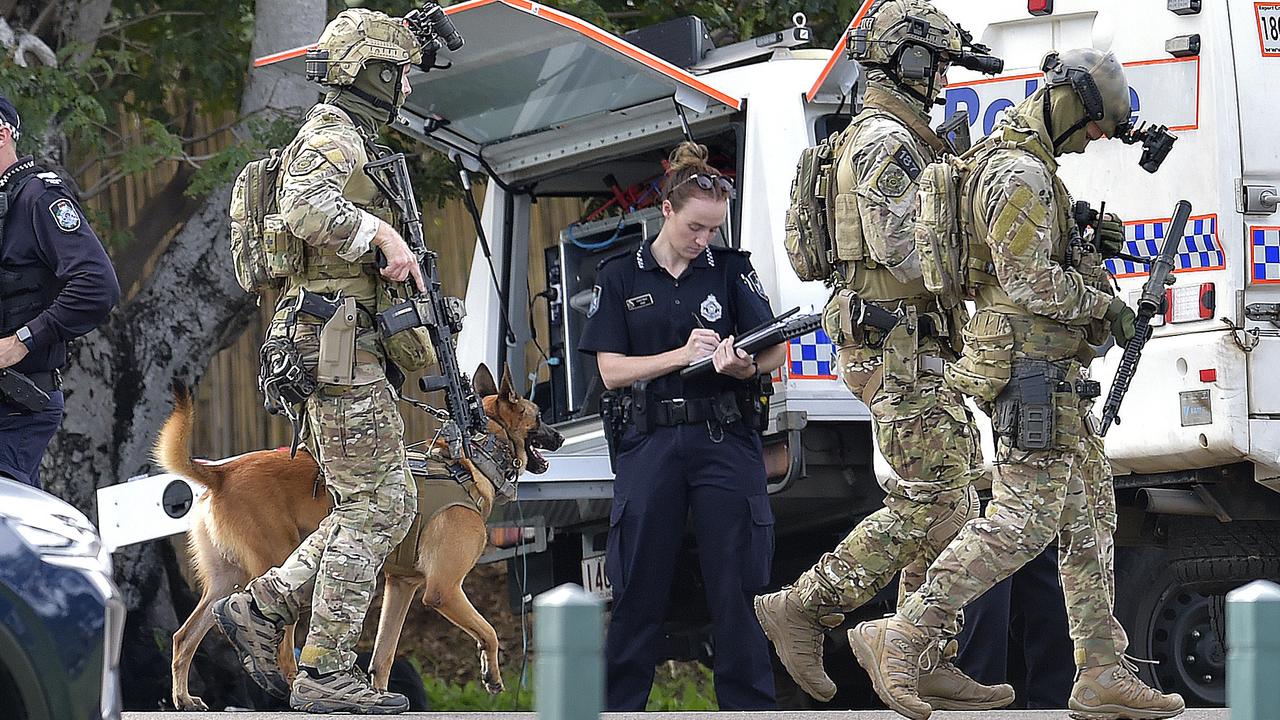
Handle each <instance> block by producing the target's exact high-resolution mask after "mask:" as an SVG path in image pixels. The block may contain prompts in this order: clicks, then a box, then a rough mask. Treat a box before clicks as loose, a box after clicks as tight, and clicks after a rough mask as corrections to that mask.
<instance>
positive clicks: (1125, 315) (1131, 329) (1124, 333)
mask: <svg viewBox="0 0 1280 720" xmlns="http://www.w3.org/2000/svg"><path fill="white" fill-rule="evenodd" d="M1103 318H1104V319H1105V320H1106V321H1107V322H1109V323H1111V337H1113V338H1115V339H1116V343H1117V344H1119V345H1126V344H1128V342H1129V341H1130V340H1132V339H1133V336H1134V335H1137V334H1138V325H1137V320H1138V316H1137V315H1136V314H1134V312H1133V310H1132V309H1131V308H1130V307H1129V306H1128V305H1126V304H1125V302H1124V301H1123V300H1121V299H1120V298H1112V299H1111V304H1110V305H1108V306H1107V314H1106V315H1104V316H1103Z"/></svg>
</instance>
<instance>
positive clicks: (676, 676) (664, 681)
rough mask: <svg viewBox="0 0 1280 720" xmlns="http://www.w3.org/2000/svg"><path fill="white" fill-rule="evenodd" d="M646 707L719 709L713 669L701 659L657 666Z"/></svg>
mask: <svg viewBox="0 0 1280 720" xmlns="http://www.w3.org/2000/svg"><path fill="white" fill-rule="evenodd" d="M644 709H645V710H646V711H648V712H699V711H702V712H714V711H716V710H719V709H720V706H719V704H717V703H716V691H715V687H714V686H713V680H712V674H711V668H709V667H707V666H706V665H703V664H702V663H698V662H681V663H678V662H666V663H663V664H662V665H660V666H658V670H657V672H655V673H654V676H653V689H652V690H650V691H649V702H648V704H646V705H645V708H644Z"/></svg>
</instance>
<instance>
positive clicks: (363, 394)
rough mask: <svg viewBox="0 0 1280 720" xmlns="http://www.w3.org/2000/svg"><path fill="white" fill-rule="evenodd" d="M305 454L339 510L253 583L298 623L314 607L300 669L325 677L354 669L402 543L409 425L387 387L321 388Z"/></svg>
mask: <svg viewBox="0 0 1280 720" xmlns="http://www.w3.org/2000/svg"><path fill="white" fill-rule="evenodd" d="M306 412H307V425H308V430H309V431H310V432H309V439H308V445H309V447H310V449H311V452H312V454H313V455H314V456H315V458H316V460H317V461H318V462H319V464H320V467H321V472H323V473H324V480H325V483H326V484H327V485H328V488H329V492H330V494H332V496H333V510H332V511H331V512H330V513H329V515H328V516H327V517H326V518H325V519H324V521H322V522H321V523H320V526H319V527H318V528H317V529H316V531H315V532H314V533H312V534H311V535H309V536H308V537H307V538H306V539H305V540H303V542H302V544H301V545H300V546H298V548H297V549H296V550H294V551H293V554H292V555H290V556H289V558H288V559H287V560H285V561H284V564H283V565H281V566H280V567H277V568H272V569H271V570H269V571H267V572H266V573H265V574H264V575H263V576H262V577H260V578H258V579H257V580H254V581H253V582H252V583H250V584H249V590H250V591H251V592H252V593H253V596H254V599H255V600H256V601H257V604H258V607H259V608H261V609H262V610H263V611H264V612H266V613H268V614H273V615H276V616H278V617H280V618H284V619H285V620H286V621H287V622H294V621H296V620H297V617H298V613H299V612H300V611H301V609H302V608H304V607H305V606H306V605H307V601H308V600H310V603H311V626H310V631H309V632H308V634H307V641H306V644H305V645H304V646H303V648H302V656H301V658H300V662H301V664H303V665H306V666H308V667H312V668H315V669H316V670H318V671H319V672H321V673H327V672H333V671H337V670H345V669H347V668H350V667H351V666H352V665H354V664H355V660H356V655H355V646H356V642H357V641H358V640H359V639H360V631H361V629H362V627H363V625H364V618H365V615H366V614H367V613H368V611H369V604H370V603H371V602H372V600H373V593H374V590H375V587H376V584H377V576H378V569H379V568H380V567H381V566H382V562H383V560H384V559H385V558H386V556H387V555H388V554H389V553H390V552H391V550H392V549H394V548H395V547H396V545H398V544H399V543H400V541H401V540H402V539H404V536H405V533H406V532H407V531H408V529H409V526H410V524H411V523H412V522H413V516H414V513H415V512H416V510H417V490H416V488H415V486H414V483H413V482H412V480H410V479H409V475H408V469H407V466H406V462H405V454H404V442H403V436H404V424H403V422H402V420H401V419H400V412H399V410H398V409H397V408H396V404H395V397H394V396H393V394H392V391H391V388H390V386H388V385H387V383H386V382H385V381H383V382H377V383H373V384H370V385H357V386H354V387H343V388H339V387H337V386H332V385H321V386H320V390H318V391H317V392H316V394H315V395H313V396H311V398H310V399H309V400H308V401H307V407H306Z"/></svg>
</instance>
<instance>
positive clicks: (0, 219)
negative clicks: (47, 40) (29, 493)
mask: <svg viewBox="0 0 1280 720" xmlns="http://www.w3.org/2000/svg"><path fill="white" fill-rule="evenodd" d="M21 134H22V120H21V118H20V117H19V116H18V111H17V110H16V109H15V108H14V107H13V104H12V103H10V102H9V101H8V100H7V99H5V98H3V97H0V223H3V231H2V232H0V369H5V368H7V369H9V370H12V371H13V372H16V373H19V374H21V375H23V376H25V377H26V378H27V379H29V380H31V381H32V382H33V383H34V384H35V385H36V386H37V387H39V388H40V389H41V390H43V391H44V392H45V393H47V394H48V395H49V401H48V403H47V404H46V405H45V407H44V408H43V409H40V410H34V411H32V410H28V409H27V408H26V407H23V406H21V405H19V404H17V403H15V402H12V399H11V398H8V397H5V396H4V395H3V393H0V474H2V475H8V476H11V477H13V478H14V479H16V480H19V481H21V482H25V483H27V484H30V485H34V486H36V487H40V458H41V457H42V456H43V455H44V451H45V448H47V447H48V446H49V441H50V440H51V439H53V433H54V432H55V431H56V430H57V429H58V424H59V423H61V422H62V411H63V403H62V389H61V380H60V379H59V377H58V370H59V369H60V368H61V367H62V366H63V365H65V364H66V361H67V341H68V340H71V339H72V338H76V337H79V336H81V335H84V334H85V333H87V332H89V331H90V330H92V329H94V328H95V327H97V326H98V325H99V324H101V323H102V321H103V320H104V319H105V318H106V317H107V313H109V312H110V311H111V308H113V307H115V304H116V302H118V301H119V299H120V286H119V283H118V282H117V280H116V273H115V269H114V268H112V266H111V261H110V260H109V259H108V258H107V253H106V252H105V251H104V250H103V249H102V243H101V242H100V241H99V240H98V236H97V235H95V234H94V232H93V228H91V227H89V223H88V222H87V221H86V220H85V217H84V213H83V212H82V211H81V210H80V206H79V205H77V204H76V201H75V198H74V197H73V196H72V194H71V190H70V188H68V187H66V186H65V185H63V183H62V180H61V179H60V178H59V177H58V176H57V175H56V174H54V173H52V172H46V171H44V170H43V169H42V168H40V167H39V166H38V165H36V163H35V161H34V160H33V159H32V158H31V157H30V156H27V157H22V158H19V157H18V153H17V149H16V145H17V142H18V138H19V136H20V135H21Z"/></svg>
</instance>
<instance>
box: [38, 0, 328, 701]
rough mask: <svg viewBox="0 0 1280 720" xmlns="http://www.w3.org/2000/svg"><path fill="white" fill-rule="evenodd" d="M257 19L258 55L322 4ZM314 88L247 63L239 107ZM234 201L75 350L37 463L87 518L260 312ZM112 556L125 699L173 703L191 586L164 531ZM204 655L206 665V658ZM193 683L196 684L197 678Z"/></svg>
mask: <svg viewBox="0 0 1280 720" xmlns="http://www.w3.org/2000/svg"><path fill="white" fill-rule="evenodd" d="M88 4H91V5H97V4H98V2H96V1H93V2H90V3H88ZM107 5H108V6H109V3H107ZM255 17H256V23H255V28H254V40H253V48H254V54H255V56H257V55H262V54H267V53H270V52H276V51H279V50H285V49H289V48H292V47H297V46H300V45H305V44H308V43H311V42H314V41H315V38H316V37H318V36H319V34H320V30H321V29H322V28H323V26H324V21H325V3H324V2H323V1H322V0H257V7H256V15H255ZM79 30H80V31H81V32H84V31H83V29H79ZM315 98H316V91H315V89H313V88H308V87H307V86H306V84H305V82H303V81H302V79H301V75H300V74H298V75H297V77H296V78H295V77H294V76H293V75H292V74H289V73H286V72H283V71H280V70H277V69H275V68H268V69H252V70H250V74H249V82H248V86H247V88H246V92H245V95H244V98H243V101H242V107H241V109H242V111H243V112H244V113H246V114H247V113H252V112H257V111H259V110H263V109H267V110H268V111H291V112H298V113H300V112H302V111H304V110H305V108H306V107H307V106H309V105H310V104H312V103H313V102H314V101H315ZM229 201H230V186H226V187H223V188H220V189H219V190H217V191H215V192H214V193H212V194H211V195H210V196H209V197H208V198H206V199H205V201H204V202H203V205H202V207H201V208H200V209H199V210H198V211H197V212H196V213H195V214H194V215H193V216H192V217H191V219H190V220H188V221H187V223H186V224H185V225H184V226H183V228H182V230H181V231H180V232H179V233H178V234H177V236H176V237H174V239H173V240H172V242H170V243H169V245H168V247H167V248H166V249H165V251H164V253H163V254H162V255H161V257H160V260H159V262H158V264H157V267H156V271H155V272H154V273H153V274H152V276H151V277H150V278H149V279H147V280H146V281H145V283H144V285H143V288H142V290H141V291H140V292H139V293H138V295H137V296H136V297H134V298H133V299H132V300H131V301H129V302H128V304H127V305H124V306H122V307H120V308H118V309H117V310H116V311H115V312H114V313H113V314H112V316H111V318H110V320H109V321H108V322H107V324H106V325H105V326H104V327H102V328H100V329H99V330H97V331H95V332H93V333H91V334H89V335H87V336H86V337H84V338H82V339H81V340H79V341H77V342H76V343H75V344H74V347H73V348H72V351H71V353H70V362H69V365H68V368H67V369H66V372H65V373H64V384H65V393H66V407H67V414H66V419H65V420H64V421H63V424H62V427H61V429H60V430H59V432H58V434H57V436H55V438H54V440H53V442H52V443H51V445H50V447H49V452H48V453H47V454H46V456H45V459H44V463H43V464H42V469H41V473H42V477H43V479H44V482H45V485H46V488H47V489H48V490H49V491H50V492H52V493H53V494H55V495H58V496H60V497H63V498H65V499H67V500H68V501H69V502H71V503H72V504H74V505H76V506H77V507H78V508H80V509H81V510H83V511H85V512H86V513H87V514H89V515H90V517H92V518H95V519H96V504H95V501H94V492H95V491H96V489H97V488H99V487H105V486H108V485H113V484H116V483H120V482H124V481H127V480H128V479H129V478H131V477H134V476H136V475H139V474H143V473H147V472H148V471H149V470H151V466H150V451H151V445H152V443H153V442H154V441H155V437H156V433H157V432H158V431H159V429H160V425H161V424H162V423H163V422H164V419H165V418H166V417H167V416H168V414H169V411H170V407H171V403H170V396H169V391H168V388H169V385H170V383H171V381H172V380H173V379H175V378H179V379H182V380H183V381H185V382H187V383H188V384H195V383H196V382H197V381H199V379H200V377H201V376H202V375H203V374H204V372H205V369H206V368H207V367H208V364H209V362H210V360H211V359H212V358H213V355H214V353H216V352H217V351H218V350H219V349H221V348H222V347H224V346H226V345H227V344H228V343H230V342H231V340H233V339H234V338H235V337H236V336H237V335H238V334H239V333H240V331H241V330H243V328H244V326H245V323H246V321H247V320H248V318H249V316H250V315H251V313H252V312H253V310H254V307H255V298H254V297H253V296H250V295H248V294H246V293H245V292H244V291H243V290H242V289H241V288H240V286H239V285H238V284H237V283H236V280H235V276H234V273H233V272H232V266H231V252H230V248H229V245H228V242H227V236H228V219H227V207H228V203H229ZM114 560H115V565H116V581H117V584H118V585H119V586H120V589H121V590H122V592H123V594H124V598H125V602H126V605H127V607H128V609H129V619H128V621H127V623H126V637H125V644H126V648H125V652H124V658H123V662H124V668H123V670H124V675H125V677H128V678H129V682H127V683H126V684H125V687H124V690H125V702H126V707H129V708H137V709H154V708H156V707H157V704H158V703H165V704H167V703H168V702H169V696H170V685H169V675H168V668H169V663H170V657H169V652H170V642H169V639H170V638H171V637H172V635H173V632H174V630H176V629H177V627H178V625H179V624H180V620H181V619H185V615H186V613H188V612H189V611H190V609H191V604H192V600H193V596H192V593H191V590H189V589H188V588H187V587H186V586H185V583H184V581H183V580H182V579H181V575H180V574H179V573H178V567H177V562H176V561H175V556H174V552H173V549H172V546H171V544H170V543H169V542H168V541H157V542H149V543H142V544H139V545H132V546H128V547H124V548H121V549H120V550H118V551H117V552H116V553H115V555H114ZM180 614H181V617H180ZM216 634H217V633H211V635H216ZM218 642H219V641H214V643H215V644H217V643H218ZM222 647H223V648H224V649H225V644H223V646H222ZM214 664H215V665H218V666H220V667H209V671H210V672H209V673H208V674H210V675H211V676H212V675H216V676H218V677H221V678H225V679H227V680H228V681H229V682H230V683H231V684H232V685H238V686H240V687H243V685H244V683H243V679H244V678H243V673H242V672H239V671H238V668H232V669H230V670H228V668H229V667H230V665H234V658H232V657H231V656H230V655H229V653H227V652H225V651H220V652H219V653H218V654H217V657H216V660H215V661H214ZM197 665H198V666H201V665H205V663H203V662H202V658H200V657H199V656H198V660H197ZM193 675H194V673H193ZM193 690H195V691H197V692H200V691H201V687H200V682H199V678H197V677H193ZM210 690H213V689H212V688H205V689H204V691H205V692H209V691H210ZM235 690H236V688H234V687H222V688H218V691H219V693H220V694H221V695H223V696H221V697H220V696H218V694H214V693H211V692H210V693H209V697H208V698H207V699H208V701H209V702H210V705H211V706H221V705H223V704H226V703H228V702H231V701H235V702H237V703H238V704H243V703H244V702H245V699H244V697H243V693H242V692H235ZM228 693H233V694H235V695H237V697H231V696H227V695H228Z"/></svg>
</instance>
